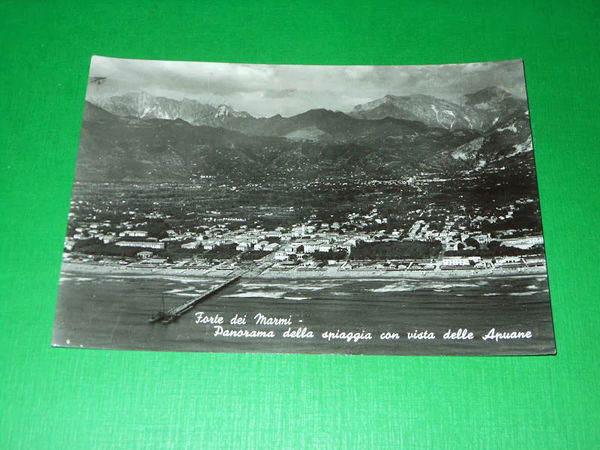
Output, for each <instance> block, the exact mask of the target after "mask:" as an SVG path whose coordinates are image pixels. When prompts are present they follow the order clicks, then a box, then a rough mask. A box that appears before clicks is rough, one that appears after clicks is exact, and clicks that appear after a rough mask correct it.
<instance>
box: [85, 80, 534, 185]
mask: <svg viewBox="0 0 600 450" xmlns="http://www.w3.org/2000/svg"><path fill="white" fill-rule="evenodd" d="M92 100H93V103H91V102H86V105H85V112H84V117H83V124H82V131H81V139H80V153H79V158H78V168H77V175H76V176H77V178H78V179H80V180H89V181H92V180H93V181H102V180H193V179H194V178H195V177H198V176H203V175H212V176H222V177H227V178H232V179H236V180H244V179H251V178H259V179H264V178H265V177H288V178H289V177H295V178H299V179H304V180H309V179H314V178H315V177H319V176H329V175H336V176H361V177H367V178H368V177H397V176H400V175H405V174H407V173H411V172H414V171H417V170H420V171H423V170H428V171H437V172H440V173H447V174H448V173H450V174H454V173H457V172H458V171H463V172H465V171H475V172H485V171H493V170H495V168H497V167H506V166H507V164H508V165H509V166H510V165H511V164H512V162H514V161H516V162H517V163H516V165H514V164H513V165H514V167H523V168H529V169H530V168H531V167H533V155H532V152H531V132H530V128H529V118H528V111H527V104H526V102H525V101H524V100H521V99H518V98H515V97H514V96H512V95H510V94H509V93H507V92H506V91H503V90H502V89H499V88H488V89H484V90H482V91H478V92H475V93H473V94H468V95H466V96H465V97H464V102H463V103H461V104H458V103H452V102H448V101H446V100H442V99H437V98H435V97H430V96H424V95H412V96H405V97H398V96H392V95H387V96H385V97H383V98H381V99H378V100H375V101H372V102H369V103H365V104H363V105H357V106H356V107H354V108H353V109H352V111H350V112H348V113H343V112H340V111H330V110H326V109H313V110H309V111H306V112H304V113H301V114H298V115H295V116H291V117H282V116H280V115H275V116H272V117H268V118H265V117H262V118H256V117H253V116H252V115H250V114H249V113H247V112H243V111H236V110H234V109H233V108H231V107H230V106H227V105H219V106H212V105H206V104H203V103H201V102H198V101H195V100H189V99H184V100H174V99H169V98H165V97H155V96H152V95H150V94H147V93H143V92H142V93H134V94H126V95H122V96H114V97H108V98H104V99H92ZM509 163H510V164H509ZM529 169H527V170H529Z"/></svg>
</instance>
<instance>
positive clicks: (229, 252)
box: [52, 56, 556, 355]
mask: <svg viewBox="0 0 600 450" xmlns="http://www.w3.org/2000/svg"><path fill="white" fill-rule="evenodd" d="M52 344H53V346H56V347H76V348H102V349H135V350H164V351H186V352H258V353H318V354H374V355H537V354H554V353H555V352H556V350H555V341H554V331H553V323H552V312H551V306H550V293H549V287H548V277H547V270H546V257H545V251H544V237H543V234H542V222H541V212H540V202H539V195H538V187H537V175H536V168H535V160H534V153H533V143H532V135H531V128H530V119H529V108H528V100H527V92H526V86H525V76H524V67H523V61H522V60H509V61H500V62H483V63H468V64H446V65H427V66H308V65H261V64H226V63H201V62H176V61H148V60H128V59H115V58H106V57H99V56H94V57H93V58H92V61H91V67H90V73H89V83H88V86H87V93H86V99H85V107H84V112H83V121H82V125H81V137H80V143H79V153H78V158H77V167H76V172H75V181H74V185H73V191H72V200H71V208H70V213H69V219H68V228H67V233H66V240H65V247H64V257H63V263H62V269H61V277H60V286H59V294H58V302H57V308H56V318H55V325H54V333H53V339H52Z"/></svg>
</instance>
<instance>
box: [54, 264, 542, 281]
mask: <svg viewBox="0 0 600 450" xmlns="http://www.w3.org/2000/svg"><path fill="white" fill-rule="evenodd" d="M65 272H77V273H86V274H93V275H124V276H126V275H155V276H177V277H206V278H228V277H229V276H231V275H232V274H234V273H235V271H234V270H216V269H214V268H211V269H177V268H155V267H128V266H116V265H101V264H87V263H74V262H63V263H62V267H61V274H63V273H65ZM546 273H547V272H546V266H545V265H544V266H535V267H519V268H511V269H506V268H494V269H472V270H444V271H442V270H431V271H406V270H369V269H364V270H363V269H345V270H340V269H339V268H323V269H312V270H297V269H296V270H294V269H291V270H285V271H283V270H273V269H271V268H269V269H267V270H265V271H264V272H262V273H260V274H259V275H257V276H255V277H249V278H257V279H264V280H269V279H289V280H295V279H309V278H317V279H319V278H327V279H397V280H403V279H410V280H429V279H438V280H447V279H461V278H482V277H504V276H506V277H511V276H534V275H546Z"/></svg>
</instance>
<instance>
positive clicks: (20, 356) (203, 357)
mask: <svg viewBox="0 0 600 450" xmlns="http://www.w3.org/2000/svg"><path fill="white" fill-rule="evenodd" d="M296 3H298V4H296ZM599 12H600V7H599V4H598V2H596V1H588V2H586V1H579V2H568V1H562V2H556V1H555V2H552V1H548V0H546V1H518V2H506V1H498V0H494V1H489V2H483V1H469V2H467V1H463V2H447V1H444V2H443V1H439V2H434V1H423V0H421V1H410V2H384V1H376V2H367V1H364V2H344V3H341V2H339V3H338V2H331V1H329V2H328V1H310V2H309V1H301V2H289V1H287V2H275V1H269V2H261V3H258V2H257V3H255V4H253V3H252V2H249V1H248V2H232V1H227V2H217V1H211V2H185V1H179V2H177V1H169V2H167V1H164V2H157V1H146V2H140V3H137V4H136V3H134V2H128V1H125V0H121V1H117V2H114V1H106V0H103V1H83V0H78V1H74V2H66V1H65V2H51V1H40V2H33V1H29V2H26V1H19V2H17V1H14V2H7V1H0V37H1V41H0V90H1V95H0V255H1V260H0V261H1V264H2V265H1V268H2V270H1V271H0V299H1V303H0V349H1V352H2V353H0V354H1V355H2V356H1V360H0V363H1V365H0V448H1V449H5V448H7V449H12V448H53V449H59V448H60V449H62V448H83V449H88V448H112V447H118V448H144V449H146V448H214V447H219V448H240V447H241V448H260V449H262V448H318V449H326V448H333V449H337V448H377V449H381V448H452V449H460V448H502V449H507V448H508V449H510V448H518V449H523V448H598V446H599V445H600V443H599V438H600V431H599V430H600V426H599V423H598V422H599V421H598V415H599V413H600V408H599V404H600V395H599V393H600V391H599V388H598V385H599V380H598V376H599V375H600V373H599V370H598V369H599V353H600V345H599V343H598V337H599V336H598V326H599V325H600V323H599V320H598V319H599V317H600V315H599V310H600V302H599V296H598V294H599V288H598V281H597V279H596V275H597V274H598V267H599V263H600V258H599V254H600V253H599V245H598V244H599V242H600V240H599V238H598V232H599V225H600V224H599V220H598V219H599V211H600V202H599V195H598V187H599V183H598V173H599V168H600V167H599V166H600V158H599V153H598V148H597V145H598V142H599V136H598V130H599V125H598V120H599V111H598V104H599V102H600V98H599V88H598V82H599V80H600V77H599V70H598V69H599V68H600V57H599V45H598V44H599V42H598V28H599V23H600V14H599ZM92 54H100V55H106V56H115V57H126V58H145V59H171V60H192V61H227V62H256V63H302V64H434V63H456V62H472V61H489V60H502V59H512V58H521V57H522V58H524V61H525V69H526V74H527V83H528V92H529V100H530V106H531V119H532V126H533V136H534V145H535V152H536V162H537V168H538V176H539V186H540V195H541V202H542V214H543V224H544V231H545V236H546V249H547V254H548V263H549V274H550V285H551V294H552V302H553V311H554V318H555V328H556V337H557V348H558V355H557V356H554V357H552V356H549V357H489V358H475V357H373V356H364V357H356V356H325V355H323V356H306V355H261V354H250V355H244V354H192V353H187V354H186V353H183V354H178V353H152V352H128V351H101V350H70V349H52V348H50V339H51V332H52V325H53V320H54V309H55V304H56V294H57V288H58V276H59V270H60V262H61V252H62V246H63V239H64V234H65V229H66V223H67V213H68V208H69V197H70V192H71V185H72V180H73V175H74V169H75V160H76V156H77V146H78V138H79V129H80V125H81V115H82V111H83V99H84V95H85V89H86V85H87V72H88V67H89V62H90V56H91V55H92Z"/></svg>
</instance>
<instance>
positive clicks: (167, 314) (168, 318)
mask: <svg viewBox="0 0 600 450" xmlns="http://www.w3.org/2000/svg"><path fill="white" fill-rule="evenodd" d="M240 278H242V275H237V276H235V277H233V278H230V279H228V280H226V281H224V282H223V283H221V284H219V285H218V286H215V287H214V288H212V289H210V290H209V291H206V292H205V293H204V294H202V295H200V296H198V297H194V298H193V299H191V300H188V301H187V302H185V303H182V304H181V305H178V306H174V307H173V308H171V309H169V310H168V311H159V312H157V313H156V314H154V315H153V316H152V318H151V319H150V320H149V321H148V322H150V323H154V322H162V323H171V322H173V321H174V320H177V319H179V318H180V317H181V316H182V315H183V314H185V313H186V312H188V311H189V310H190V309H192V308H193V307H194V306H196V305H197V304H198V303H202V302H203V301H205V300H206V299H207V298H208V297H210V296H211V295H214V294H216V293H217V292H219V291H221V290H223V289H225V288H226V287H227V286H231V285H232V284H233V283H235V282H236V281H238V280H239V279H240Z"/></svg>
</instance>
